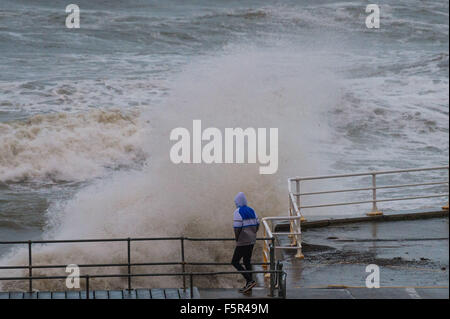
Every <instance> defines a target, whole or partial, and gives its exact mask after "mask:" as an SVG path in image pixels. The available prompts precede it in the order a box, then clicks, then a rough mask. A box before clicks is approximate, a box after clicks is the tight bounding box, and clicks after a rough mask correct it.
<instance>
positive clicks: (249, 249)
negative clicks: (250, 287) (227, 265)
mask: <svg viewBox="0 0 450 319" xmlns="http://www.w3.org/2000/svg"><path fill="white" fill-rule="evenodd" d="M252 253H253V245H246V246H236V248H235V249H234V254H233V259H232V260H231V264H232V265H233V266H234V268H236V269H237V270H238V271H245V270H252V265H251V264H250V260H251V259H252ZM241 259H243V262H244V266H245V269H244V267H242V265H241V263H240V261H241ZM242 276H244V278H245V280H247V282H249V281H252V278H253V276H252V274H250V273H242Z"/></svg>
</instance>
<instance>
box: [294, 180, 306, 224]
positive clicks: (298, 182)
mask: <svg viewBox="0 0 450 319" xmlns="http://www.w3.org/2000/svg"><path fill="white" fill-rule="evenodd" d="M295 189H296V190H295V191H296V193H297V194H296V195H295V197H296V199H297V209H298V212H299V213H300V221H301V222H304V221H306V218H305V217H303V216H302V214H301V212H300V180H299V179H297V180H296V181H295ZM296 213H297V212H296ZM295 215H297V214H295Z"/></svg>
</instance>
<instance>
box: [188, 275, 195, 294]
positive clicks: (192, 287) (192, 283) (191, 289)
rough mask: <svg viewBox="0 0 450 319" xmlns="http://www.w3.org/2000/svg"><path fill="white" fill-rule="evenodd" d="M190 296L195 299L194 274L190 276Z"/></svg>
mask: <svg viewBox="0 0 450 319" xmlns="http://www.w3.org/2000/svg"><path fill="white" fill-rule="evenodd" d="M189 296H190V298H191V299H194V275H193V274H192V273H190V274H189Z"/></svg>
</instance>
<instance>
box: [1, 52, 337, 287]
mask: <svg viewBox="0 0 450 319" xmlns="http://www.w3.org/2000/svg"><path fill="white" fill-rule="evenodd" d="M236 51H237V52H236ZM236 51H233V50H231V52H228V53H227V54H223V55H220V56H215V57H210V58H206V57H203V58H198V60H197V61H194V62H192V63H191V64H190V65H189V66H187V67H186V68H185V69H184V70H183V71H182V72H181V74H180V75H179V76H178V77H177V78H176V79H174V81H173V82H172V88H171V91H170V96H169V97H168V99H167V100H166V101H165V102H164V104H163V105H160V106H158V107H153V108H151V109H150V110H149V111H148V112H145V113H143V114H141V116H140V121H141V122H142V123H146V122H149V123H150V124H149V132H148V133H145V142H144V143H143V145H144V146H143V150H144V152H146V153H148V154H149V155H150V156H149V160H148V165H145V166H144V167H143V168H142V169H140V170H136V171H131V172H130V171H118V172H117V173H115V174H114V175H113V176H110V177H108V178H103V179H100V180H97V181H96V182H95V183H93V184H91V185H90V186H87V187H86V188H84V189H82V190H81V191H79V192H78V193H77V194H76V195H75V196H74V198H73V199H71V200H70V201H68V202H64V203H59V204H58V205H53V206H52V207H50V209H49V210H48V213H47V215H48V223H49V225H51V227H49V231H48V232H47V233H46V237H47V238H53V239H68V238H117V237H129V236H130V237H158V236H181V235H183V236H191V237H222V236H223V237H230V238H231V237H232V236H233V231H232V227H231V225H232V212H233V210H234V203H233V198H234V195H235V194H236V193H237V192H239V191H243V192H245V193H246V195H247V198H248V200H249V204H250V205H251V206H253V207H254V208H255V210H256V212H257V213H258V214H259V216H261V217H262V216H271V215H283V214H287V194H286V183H287V182H286V181H287V177H288V176H291V175H296V174H302V173H305V172H308V174H312V173H314V172H316V168H315V165H316V164H317V158H316V156H315V143H318V142H320V140H321V139H322V138H325V136H326V130H325V127H326V126H325V125H323V124H322V123H321V120H320V116H319V115H320V113H321V111H322V110H325V109H327V108H328V107H329V106H330V105H331V104H333V103H335V100H336V98H337V93H336V91H337V90H336V88H335V85H334V81H333V77H332V76H331V75H330V74H328V73H326V72H322V68H323V64H321V61H320V59H316V58H314V56H310V55H308V54H306V53H304V54H302V53H299V51H298V50H292V51H286V50H284V51H283V53H280V50H279V48H278V49H274V50H270V49H265V50H259V49H251V50H250V49H248V48H246V50H236ZM319 70H321V71H319ZM193 119H201V120H202V125H204V126H205V128H206V127H217V128H220V129H222V128H225V127H241V128H247V127H254V128H258V127H263V128H270V127H276V128H278V129H279V170H278V172H277V173H276V174H274V175H260V174H259V170H258V168H259V164H241V165H237V164H209V165H208V164H180V165H175V164H173V163H171V162H170V159H169V149H170V147H171V145H172V144H171V142H170V141H169V133H170V131H171V130H172V129H173V128H176V127H186V128H188V129H190V128H191V126H192V120H193ZM118 121H119V122H121V123H122V122H124V124H125V123H128V120H125V119H119V120H118ZM130 123H131V122H130ZM95 126H97V124H96V125H95ZM98 126H102V124H100V123H99V124H98ZM119 127H121V126H119ZM119 127H117V126H116V127H111V130H106V131H104V132H103V138H98V140H97V142H96V144H99V145H100V147H101V149H100V151H101V150H102V149H103V150H108V151H109V152H110V153H112V154H115V152H114V150H117V147H111V148H108V147H106V148H105V146H104V145H105V144H102V143H100V141H102V140H104V139H108V138H109V135H110V134H111V135H112V137H111V138H114V136H116V135H117V134H124V133H125V132H132V131H133V129H135V128H136V126H134V125H132V124H129V125H125V127H128V128H122V129H121V130H119V132H117V131H116V130H117V129H119ZM130 139H134V137H133V134H130ZM126 140H127V139H125V141H121V142H120V145H126V144H127V143H126ZM85 142H86V143H87V141H85ZM94 142H95V138H94ZM111 144H114V142H112V143H111ZM131 144H132V143H131ZM106 145H110V144H109V143H107V144H106ZM97 151H98V150H97V149H95V147H93V148H92V152H89V154H91V153H92V154H93V156H99V155H95V153H96V152H97ZM125 153H126V152H125ZM134 156H137V155H134ZM100 158H101V159H102V158H104V157H102V156H100ZM64 165H65V164H64ZM260 236H262V232H261V234H260ZM33 252H34V255H33V262H34V263H36V264H86V263H110V262H115V263H123V262H125V261H126V243H104V244H103V243H95V244H64V245H63V244H58V245H46V246H42V247H35V248H34V250H33ZM231 253H232V243H230V242H228V243H223V242H212V243H199V242H187V243H186V259H187V261H193V262H199V261H205V262H211V261H216V262H218V261H220V262H228V261H229V260H230V258H231ZM131 256H132V261H133V262H149V261H179V260H180V244H179V242H168V241H167V242H166V241H164V242H151V243H149V242H139V243H133V244H132V253H131ZM260 258H261V255H260V254H259V253H258V252H257V253H255V256H254V260H255V261H260ZM26 260H27V254H26V251H25V250H18V251H14V252H11V254H10V255H8V256H6V257H4V258H3V259H2V260H1V261H0V264H10V265H11V264H15V265H20V264H26ZM125 268H126V267H125ZM125 268H124V267H122V268H110V269H102V270H93V269H90V268H83V269H82V271H81V273H82V274H86V273H89V274H93V273H98V272H100V273H125V271H126V269H125ZM218 269H219V268H217V267H215V268H214V269H211V268H208V267H207V266H205V267H197V268H195V270H197V271H199V270H203V271H208V270H218ZM225 269H228V270H230V268H225ZM133 271H135V272H143V273H144V272H168V271H180V267H179V266H178V267H177V266H173V267H171V266H166V267H159V266H153V267H139V268H138V267H135V269H134V270H133ZM13 273H14V272H12V271H11V272H9V274H11V275H12V274H13ZM50 273H51V274H64V271H63V270H52V271H50V270H40V269H39V270H35V271H34V274H35V275H41V274H50ZM14 274H25V272H21V271H18V272H16V273H14ZM235 282H236V277H235V276H220V277H214V278H203V277H202V278H198V279H196V282H195V284H196V285H197V286H212V287H214V286H222V287H231V286H233V284H234V283H235ZM133 283H134V287H142V286H146V287H158V286H160V287H171V286H172V287H180V285H181V278H179V277H177V278H176V277H157V278H135V279H133ZM35 285H36V287H37V288H38V289H60V290H62V289H65V287H64V284H63V283H62V282H57V281H50V280H45V281H39V282H36V283H35ZM125 285H126V280H125V279H123V280H122V279H106V280H94V281H93V283H92V286H93V288H123V287H125ZM25 286H26V283H24V282H23V283H19V282H10V283H7V284H5V287H3V288H4V289H5V288H6V289H10V290H14V289H25V288H26V287H25Z"/></svg>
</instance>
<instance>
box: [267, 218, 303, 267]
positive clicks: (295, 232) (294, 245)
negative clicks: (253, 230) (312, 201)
mask: <svg viewBox="0 0 450 319" xmlns="http://www.w3.org/2000/svg"><path fill="white" fill-rule="evenodd" d="M282 220H284V221H286V220H287V221H289V223H290V225H291V229H290V231H289V232H274V224H273V222H274V221H282ZM300 220H301V216H277V217H264V218H262V219H261V222H262V224H263V227H264V237H266V236H268V238H270V241H269V240H267V239H266V240H264V242H263V264H267V261H268V260H271V258H273V256H272V255H274V254H275V250H276V249H295V250H297V253H296V255H295V257H296V258H304V256H303V253H302V237H301V236H302V230H301V223H300ZM269 223H270V225H269ZM283 235H287V236H289V238H290V241H291V243H290V246H282V245H279V246H277V238H278V236H283ZM263 267H265V269H266V268H267V266H263Z"/></svg>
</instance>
